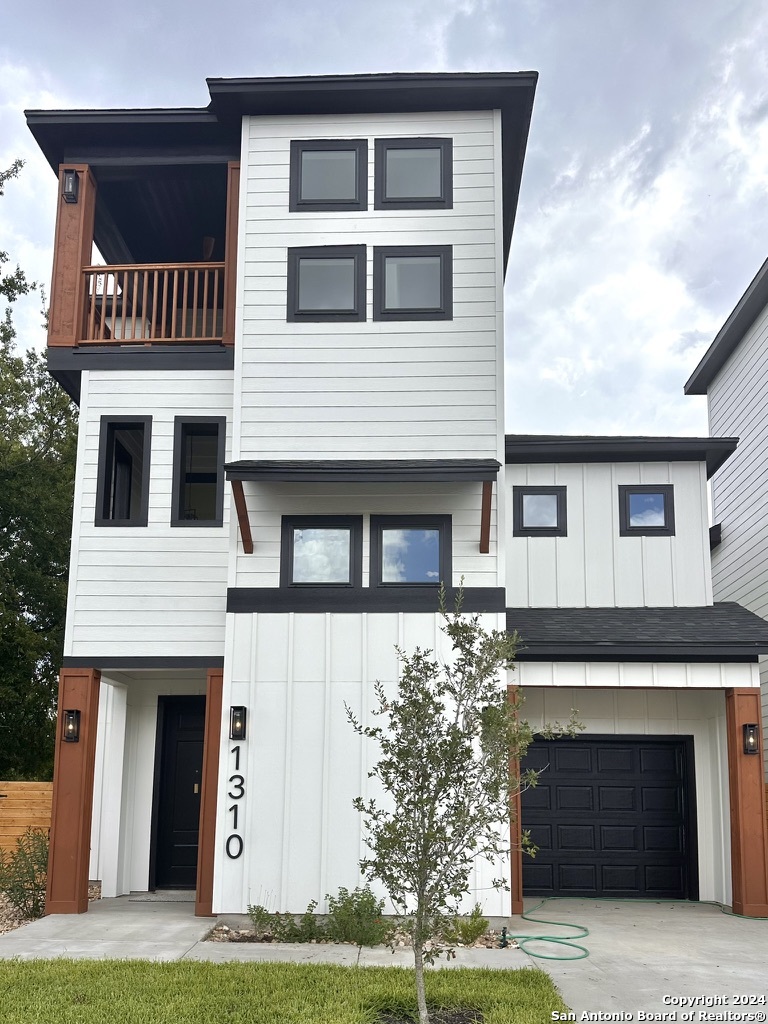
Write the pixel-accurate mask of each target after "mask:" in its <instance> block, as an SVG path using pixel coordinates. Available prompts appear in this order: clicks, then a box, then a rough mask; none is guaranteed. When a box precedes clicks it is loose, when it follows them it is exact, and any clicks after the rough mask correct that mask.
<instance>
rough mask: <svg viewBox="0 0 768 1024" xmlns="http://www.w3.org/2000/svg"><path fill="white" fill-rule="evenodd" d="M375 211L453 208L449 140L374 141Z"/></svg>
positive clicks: (451, 158) (451, 164)
mask: <svg viewBox="0 0 768 1024" xmlns="http://www.w3.org/2000/svg"><path fill="white" fill-rule="evenodd" d="M373 205H374V209H376V210H386V209H389V210H410V209H419V210H424V209H434V210H450V209H451V208H452V207H453V140H452V139H376V140H375V141H374V191H373Z"/></svg>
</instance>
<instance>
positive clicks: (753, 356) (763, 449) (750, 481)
mask: <svg viewBox="0 0 768 1024" xmlns="http://www.w3.org/2000/svg"><path fill="white" fill-rule="evenodd" d="M707 404H708V408H709V432H710V434H712V435H713V436H715V437H738V438H739V445H738V448H737V449H736V451H735V452H734V454H733V455H732V456H731V457H730V458H729V459H728V461H727V462H726V463H725V465H724V466H723V467H722V468H721V469H720V470H718V472H717V473H716V474H715V476H714V477H713V479H712V514H713V521H714V522H715V523H720V524H721V526H722V542H721V543H720V545H719V546H718V547H717V548H715V550H714V551H713V552H712V583H713V587H714V593H715V598H716V599H717V600H718V601H738V602H739V603H740V604H743V605H744V606H745V607H746V608H749V610H750V611H752V612H755V614H757V615H761V616H762V617H763V618H765V619H768V515H766V510H768V306H767V307H766V308H765V309H764V310H763V311H762V312H761V314H760V315H759V316H758V317H757V318H756V320H755V322H754V323H753V324H752V326H751V327H750V328H749V330H748V331H747V332H746V333H745V335H744V337H743V338H742V340H741V342H740V344H739V345H738V347H737V348H736V350H735V351H734V353H733V354H732V355H731V357H730V358H729V359H728V360H727V362H726V363H725V365H724V366H723V368H722V369H721V370H720V372H719V373H718V374H717V376H716V377H715V379H714V380H713V382H712V383H711V385H710V386H709V389H708V392H707ZM761 678H762V703H763V735H764V737H765V736H768V658H763V659H761ZM765 747H766V744H765V743H763V749H764V756H765V766H766V773H767V777H768V750H766V749H765Z"/></svg>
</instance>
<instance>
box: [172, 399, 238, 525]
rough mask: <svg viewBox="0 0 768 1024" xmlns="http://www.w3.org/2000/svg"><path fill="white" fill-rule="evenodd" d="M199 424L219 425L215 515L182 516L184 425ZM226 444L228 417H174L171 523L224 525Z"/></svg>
mask: <svg viewBox="0 0 768 1024" xmlns="http://www.w3.org/2000/svg"><path fill="white" fill-rule="evenodd" d="M197 424H206V425H209V424H213V425H215V426H216V427H218V436H217V448H216V517H215V518H214V519H183V518H182V517H181V514H180V513H181V502H182V497H183V480H182V477H183V475H184V474H183V469H182V460H183V457H184V446H183V440H184V435H185V427H187V426H195V425H197ZM226 444H227V418H226V416H175V417H174V420H173V481H172V485H171V526H193V527H194V526H197V527H207V526H223V525H224V459H225V451H226Z"/></svg>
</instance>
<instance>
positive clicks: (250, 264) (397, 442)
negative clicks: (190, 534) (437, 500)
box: [238, 111, 503, 458]
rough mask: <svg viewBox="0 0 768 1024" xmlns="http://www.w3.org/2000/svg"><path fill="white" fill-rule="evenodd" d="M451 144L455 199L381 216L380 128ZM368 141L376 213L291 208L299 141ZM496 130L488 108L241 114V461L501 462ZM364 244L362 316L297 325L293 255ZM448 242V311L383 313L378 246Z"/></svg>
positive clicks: (384, 133)
mask: <svg viewBox="0 0 768 1024" xmlns="http://www.w3.org/2000/svg"><path fill="white" fill-rule="evenodd" d="M422 136H423V137H439V138H444V137H449V138H452V139H453V209H451V210H383V211H381V210H374V208H373V185H374V147H373V140H374V139H375V138H409V137H410V138H413V137H422ZM312 138H341V139H346V138H365V139H368V140H369V146H368V199H369V202H368V207H369V208H368V209H367V210H365V211H356V212H328V213H291V212H289V210H288V186H289V167H290V142H291V140H292V139H312ZM497 147H498V140H497V138H496V128H495V121H494V115H493V112H492V111H485V112H483V111H481V112H471V111H470V112H457V113H455V114H452V113H425V114H398V115H384V114H380V115H370V116H359V115H349V116H343V117H327V116H326V117H310V116H301V117H285V118H280V117H268V118H259V117H251V118H246V120H245V126H244V160H243V162H244V174H243V185H242V188H243V195H242V197H241V211H242V216H243V221H242V227H241V231H240V246H241V251H240V263H241V268H242V271H241V278H240V280H241V282H242V322H241V327H242V344H241V346H240V350H239V352H238V359H239V360H241V364H240V365H241V375H240V389H239V392H238V394H239V398H240V402H241V407H240V410H239V423H240V429H239V438H238V443H239V457H241V458H299V457H303V458H334V457H335V458H345V457H349V458H354V457H365V456H369V457H376V456H378V457H391V458H405V457H409V456H421V457H424V458H439V457H465V458H471V457H494V456H497V454H498V448H499V432H500V430H501V427H500V424H501V420H502V415H503V410H502V409H501V407H500V402H499V394H498V383H499V382H498V376H499V375H498V351H499V345H500V343H501V339H500V338H499V337H498V336H497V308H498V306H499V303H500V302H501V295H500V289H499V288H498V286H497V271H498V255H497V229H498V226H499V224H500V218H501V210H500V209H499V208H498V202H497V198H496V196H497V191H498V190H497V184H498V182H497V171H496V166H495V155H496V153H497ZM348 244H357V245H360V244H365V245H366V247H367V260H366V272H367V282H366V302H367V318H366V321H365V322H360V323H317V324H313V323H300V324H297V323H288V322H287V321H286V301H287V291H286V283H287V271H286V267H287V249H288V247H292V246H308V245H348ZM427 244H431V245H450V246H452V248H453V319H452V320H450V321H439V320H438V321H401V322H386V323H384V322H374V321H373V319H372V315H373V314H372V289H373V248H374V246H386V245H389V246H392V245H427Z"/></svg>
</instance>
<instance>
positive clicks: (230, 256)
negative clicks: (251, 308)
mask: <svg viewBox="0 0 768 1024" xmlns="http://www.w3.org/2000/svg"><path fill="white" fill-rule="evenodd" d="M239 212H240V164H239V163H238V162H237V161H230V162H229V163H228V164H227V227H226V232H227V233H226V238H225V240H224V265H225V269H224V326H223V333H222V343H223V344H224V345H234V344H235V303H236V300H237V218H238V214H239Z"/></svg>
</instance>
